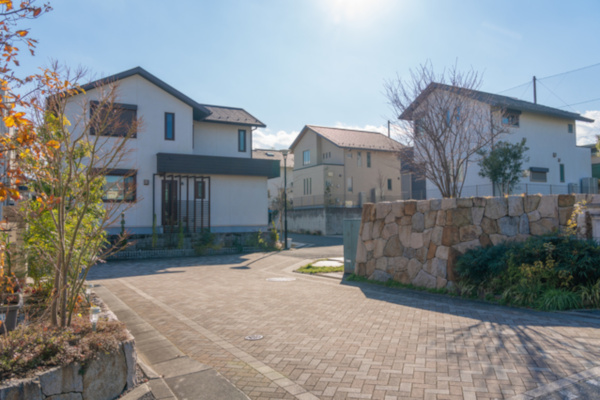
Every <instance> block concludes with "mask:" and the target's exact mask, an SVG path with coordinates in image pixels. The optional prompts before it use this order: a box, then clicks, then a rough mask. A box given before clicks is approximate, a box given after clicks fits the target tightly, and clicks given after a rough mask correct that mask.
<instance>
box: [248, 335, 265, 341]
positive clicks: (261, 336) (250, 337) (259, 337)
mask: <svg viewBox="0 0 600 400" xmlns="http://www.w3.org/2000/svg"><path fill="white" fill-rule="evenodd" d="M263 337H264V336H263V335H248V336H246V337H245V338H244V339H246V340H260V339H262V338H263Z"/></svg>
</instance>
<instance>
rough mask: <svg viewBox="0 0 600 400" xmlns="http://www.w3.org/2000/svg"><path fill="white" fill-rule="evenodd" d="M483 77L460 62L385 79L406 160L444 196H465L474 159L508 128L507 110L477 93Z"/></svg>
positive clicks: (424, 66)
mask: <svg viewBox="0 0 600 400" xmlns="http://www.w3.org/2000/svg"><path fill="white" fill-rule="evenodd" d="M480 86H481V77H480V75H479V74H478V73H477V72H475V71H473V70H469V71H466V72H462V71H459V70H458V69H457V68H456V66H454V67H452V68H450V69H448V70H445V71H443V72H442V73H441V74H439V75H436V74H435V72H434V71H433V67H432V66H431V64H430V63H426V64H424V65H421V66H419V68H418V69H417V70H411V76H410V78H409V79H402V78H400V77H397V78H396V79H394V80H390V81H387V82H386V83H385V90H386V96H387V99H388V102H389V104H390V106H391V107H392V109H393V111H394V112H395V113H396V115H397V116H398V117H399V118H400V119H401V121H402V122H401V124H402V127H401V128H402V131H403V132H404V135H403V137H402V138H401V141H403V142H404V143H405V144H406V145H407V148H406V149H405V151H404V152H405V154H403V160H402V161H403V162H404V163H408V164H410V165H411V169H412V170H413V171H414V172H415V173H416V174H418V175H419V176H421V177H423V178H425V179H428V180H429V181H430V182H431V183H432V184H433V185H435V186H436V187H437V188H438V189H439V191H440V193H441V195H442V197H460V194H461V192H462V188H463V185H464V178H465V176H466V174H467V171H468V168H469V166H470V163H471V162H472V161H473V159H474V156H475V155H476V154H477V152H478V151H480V150H481V149H483V148H485V147H486V146H489V145H491V144H492V143H493V142H494V141H495V139H496V138H498V137H499V136H500V135H503V134H505V133H507V132H508V131H509V130H508V127H507V125H504V124H503V123H502V117H503V116H504V110H503V109H502V108H500V107H491V106H490V104H489V103H491V102H490V101H489V99H487V98H486V94H485V93H483V92H479V91H477V89H478V88H479V87H480Z"/></svg>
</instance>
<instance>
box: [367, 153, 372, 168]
mask: <svg viewBox="0 0 600 400" xmlns="http://www.w3.org/2000/svg"><path fill="white" fill-rule="evenodd" d="M367 168H371V152H370V151H367Z"/></svg>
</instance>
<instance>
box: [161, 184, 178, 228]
mask: <svg viewBox="0 0 600 400" xmlns="http://www.w3.org/2000/svg"><path fill="white" fill-rule="evenodd" d="M178 183H179V182H178V181H176V180H163V181H162V225H163V227H164V226H175V225H177V193H178V192H177V188H178Z"/></svg>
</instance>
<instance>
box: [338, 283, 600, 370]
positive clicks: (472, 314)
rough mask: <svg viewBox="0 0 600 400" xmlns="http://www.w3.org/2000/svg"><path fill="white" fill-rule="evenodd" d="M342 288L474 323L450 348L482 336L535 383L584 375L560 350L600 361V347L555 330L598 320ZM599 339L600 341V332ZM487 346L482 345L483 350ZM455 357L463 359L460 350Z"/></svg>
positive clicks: (454, 335)
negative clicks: (578, 373) (572, 373)
mask: <svg viewBox="0 0 600 400" xmlns="http://www.w3.org/2000/svg"><path fill="white" fill-rule="evenodd" d="M341 284H342V285H347V286H354V287H357V288H359V289H360V290H361V291H362V292H363V294H364V295H365V297H366V298H369V299H373V300H379V301H385V302H388V303H390V304H394V305H398V306H404V307H410V308H417V309H420V310H425V311H431V312H434V313H442V314H447V315H452V316H457V317H463V318H468V319H470V320H473V323H472V324H471V325H470V326H469V327H468V328H465V327H464V326H462V327H460V328H454V329H452V330H447V331H446V332H445V340H446V343H454V344H455V345H456V348H457V349H460V348H461V346H464V343H466V342H467V343H468V342H470V341H473V340H477V337H478V336H480V337H482V338H485V339H486V341H487V340H490V341H489V343H490V344H493V346H486V347H489V348H488V354H495V355H497V356H499V357H508V358H515V359H516V362H520V363H524V365H526V366H527V367H528V368H529V370H530V373H531V374H532V376H533V377H534V379H536V380H537V379H538V378H539V380H540V381H545V380H548V379H549V380H553V379H552V378H554V379H561V378H562V377H563V376H559V375H555V374H554V373H553V372H552V371H557V370H559V369H562V370H571V371H580V370H581V364H580V363H579V362H575V361H570V360H568V359H565V358H555V357H554V356H555V354H554V353H555V352H556V350H557V349H561V351H563V352H566V353H571V354H578V353H584V354H586V355H587V357H586V358H588V359H598V357H600V349H599V348H598V346H595V345H593V344H592V343H586V341H577V340H576V339H575V338H574V337H570V336H569V337H567V336H565V334H563V333H561V332H559V331H557V330H556V329H559V328H574V329H577V328H593V329H598V328H600V319H598V318H586V317H582V316H577V315H572V314H568V313H556V312H555V313H552V312H538V311H534V310H527V309H518V308H514V307H506V306H500V305H493V304H487V303H483V302H479V301H473V300H467V299H461V298H454V297H450V296H445V295H439V294H433V293H427V292H419V291H414V290H410V289H399V288H387V287H384V286H380V285H376V284H370V283H366V282H352V281H350V282H349V281H346V280H343V281H342V282H341ZM438 329H439V327H437V326H433V327H431V330H432V331H437V330H438ZM571 332H572V331H571ZM428 334H429V333H426V335H428ZM597 337H598V338H600V330H599V331H598V336H597ZM582 338H587V336H586V334H585V333H583V334H582ZM448 339H450V340H448ZM515 339H516V340H515ZM480 340H481V339H480ZM483 345H484V344H483V343H480V344H479V345H478V346H483ZM491 347H493V348H491ZM515 353H518V354H515ZM451 355H452V352H449V353H448V356H451ZM454 355H456V356H463V355H464V354H461V353H460V351H459V350H456V354H454ZM579 361H581V360H579ZM557 366H558V368H557ZM553 375H555V376H553Z"/></svg>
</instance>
